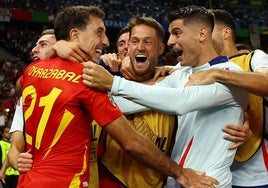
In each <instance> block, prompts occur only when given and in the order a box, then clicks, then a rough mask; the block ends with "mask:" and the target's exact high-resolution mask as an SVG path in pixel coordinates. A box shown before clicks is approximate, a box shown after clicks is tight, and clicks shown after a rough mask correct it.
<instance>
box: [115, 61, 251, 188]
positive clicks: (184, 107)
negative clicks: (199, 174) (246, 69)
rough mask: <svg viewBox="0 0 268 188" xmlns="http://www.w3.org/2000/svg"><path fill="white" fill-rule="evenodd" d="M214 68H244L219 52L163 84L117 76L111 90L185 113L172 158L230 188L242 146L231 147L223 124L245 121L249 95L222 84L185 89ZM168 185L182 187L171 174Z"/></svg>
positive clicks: (157, 108)
mask: <svg viewBox="0 0 268 188" xmlns="http://www.w3.org/2000/svg"><path fill="white" fill-rule="evenodd" d="M210 68H221V69H226V70H233V71H241V68H240V67H238V66H237V65H235V64H234V63H232V62H229V61H228V60H227V57H223V56H219V57H217V58H215V59H213V60H212V61H211V62H209V63H206V64H204V65H202V66H199V67H195V68H191V67H185V68H182V69H179V70H177V71H175V72H174V73H172V74H171V75H170V76H168V77H167V78H166V79H164V80H163V81H162V82H159V83H158V84H157V86H146V85H142V84H138V83H134V82H131V81H128V80H125V79H123V78H119V77H117V76H116V77H115V78H114V82H113V85H112V91H111V93H112V94H113V95H120V96H123V97H125V98H129V99H131V100H132V101H134V102H136V103H139V104H141V105H145V106H147V107H148V108H152V109H154V110H158V111H161V112H166V113H171V114H177V115H179V116H178V118H179V120H178V130H177V133H176V139H175V145H174V147H173V151H172V154H171V158H172V159H173V160H175V161H176V162H178V164H181V165H182V166H183V167H185V168H193V169H195V170H198V171H203V172H206V175H208V176H212V177H214V178H216V179H217V180H218V181H219V182H220V185H219V186H218V187H222V188H227V187H231V186H232V183H231V181H232V174H231V171H230V166H231V164H232V162H233V159H234V156H235V152H236V150H228V149H227V148H228V147H229V146H230V145H231V144H232V143H231V142H230V141H227V140H225V139H223V136H224V132H223V131H222V128H223V127H225V126H226V124H229V123H234V124H238V125H239V124H242V123H243V109H245V107H246V104H247V95H246V93H245V92H244V91H243V90H241V89H239V88H235V87H232V86H227V85H223V84H220V83H217V82H216V83H213V84H209V85H205V86H190V87H184V85H185V83H186V82H187V81H188V76H189V75H190V74H191V73H193V72H196V71H200V70H206V69H210ZM125 102H126V101H124V103H125ZM129 103H131V102H130V101H129ZM118 105H119V104H118ZM130 105H131V104H128V106H130ZM137 107H138V106H137ZM132 111H135V110H132ZM189 146H190V147H189ZM187 148H188V149H187ZM187 150H188V152H185V151H187ZM182 159H183V161H182ZM166 187H173V188H174V187H180V185H179V184H178V183H176V181H175V180H174V179H173V178H171V177H169V178H168V181H167V184H166Z"/></svg>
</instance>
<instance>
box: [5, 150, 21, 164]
mask: <svg viewBox="0 0 268 188" xmlns="http://www.w3.org/2000/svg"><path fill="white" fill-rule="evenodd" d="M19 154H20V152H19V151H18V150H16V149H14V148H13V149H11V148H10V150H9V152H8V155H7V158H8V161H9V164H10V166H12V167H13V168H15V169H18V165H17V161H18V156H19Z"/></svg>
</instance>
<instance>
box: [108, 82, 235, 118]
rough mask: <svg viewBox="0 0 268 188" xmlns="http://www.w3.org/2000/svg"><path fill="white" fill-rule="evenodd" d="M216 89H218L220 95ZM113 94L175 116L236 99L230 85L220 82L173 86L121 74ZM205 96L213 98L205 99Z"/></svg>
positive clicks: (115, 83) (113, 87) (114, 84)
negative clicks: (147, 82)
mask: <svg viewBox="0 0 268 188" xmlns="http://www.w3.org/2000/svg"><path fill="white" fill-rule="evenodd" d="M213 91H216V92H217V94H215V92H213ZM111 94H112V95H118V96H121V97H124V98H126V99H128V100H131V101H134V102H136V103H138V104H140V105H144V106H146V107H148V108H151V109H153V110H156V111H160V112H164V113H168V114H173V115H183V114H185V113H188V112H191V111H195V110H197V109H204V108H209V107H213V106H215V105H221V104H226V103H228V102H232V101H233V96H232V94H230V91H229V90H228V88H227V87H225V86H223V85H222V84H219V83H215V84H210V85H207V86H192V87H186V88H170V87H160V86H148V85H144V84H139V83H136V82H131V81H128V80H125V79H123V78H119V77H114V82H113V85H112V89H111ZM215 95H216V96H217V97H215ZM204 96H206V97H207V98H208V99H210V100H204Z"/></svg>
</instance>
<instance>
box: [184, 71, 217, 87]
mask: <svg viewBox="0 0 268 188" xmlns="http://www.w3.org/2000/svg"><path fill="white" fill-rule="evenodd" d="M214 71H215V69H208V70H204V71H198V72H195V73H193V74H191V75H189V80H188V82H187V83H186V84H185V85H184V86H185V87H186V86H193V85H207V84H211V83H214V82H216V81H217V80H216V78H215V76H214Z"/></svg>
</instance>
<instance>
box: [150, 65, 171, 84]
mask: <svg viewBox="0 0 268 188" xmlns="http://www.w3.org/2000/svg"><path fill="white" fill-rule="evenodd" d="M174 71H175V69H174V66H162V67H156V68H155V74H154V78H153V80H154V81H156V80H157V79H158V78H159V77H164V76H167V75H170V74H171V73H172V72H174Z"/></svg>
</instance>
